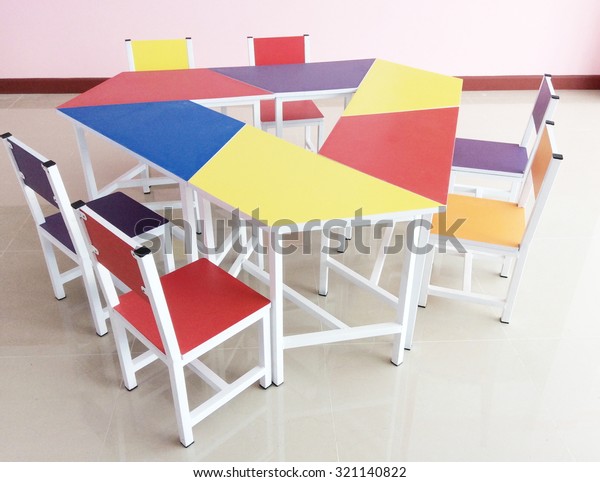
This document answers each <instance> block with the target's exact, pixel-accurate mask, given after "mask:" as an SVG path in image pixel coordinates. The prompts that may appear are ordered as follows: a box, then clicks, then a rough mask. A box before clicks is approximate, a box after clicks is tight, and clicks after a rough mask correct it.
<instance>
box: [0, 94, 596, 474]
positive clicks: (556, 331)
mask: <svg viewBox="0 0 600 482" xmlns="http://www.w3.org/2000/svg"><path fill="white" fill-rule="evenodd" d="M559 93H560V95H561V101H560V103H559V106H558V110H557V114H556V132H557V138H558V143H559V147H560V150H561V152H562V154H564V158H565V161H564V163H563V166H562V168H561V171H560V172H559V176H558V180H557V182H556V185H555V188H554V190H553V192H552V194H551V198H550V200H549V202H548V205H547V210H546V212H545V213H544V217H543V219H542V222H541V225H540V227H539V230H538V232H537V234H536V237H535V240H534V242H533V246H532V250H531V255H530V258H529V260H528V264H527V267H526V271H525V274H524V278H523V282H522V285H521V289H520V294H519V297H518V300H517V305H516V309H515V312H514V317H513V321H512V323H511V324H510V325H503V324H500V323H499V321H498V314H499V313H498V312H497V310H495V309H493V308H487V307H482V306H478V305H471V304H465V303H460V302H452V301H446V300H442V299H435V298H432V299H431V300H430V302H429V305H428V307H427V308H426V309H420V310H419V313H418V320H417V327H416V334H415V343H414V346H413V349H412V350H411V351H410V352H407V353H406V356H405V361H404V363H403V365H402V366H400V367H395V366H393V365H392V364H391V363H390V362H389V356H390V349H391V342H390V339H389V338H378V339H372V340H361V341H358V342H349V343H339V344H333V345H328V346H317V347H311V348H299V349H294V350H288V351H287V352H286V353H285V367H286V381H285V383H284V384H283V385H281V386H280V387H271V388H269V389H268V390H262V389H261V388H259V387H258V386H256V387H252V388H251V389H249V390H247V391H246V392H244V393H243V394H241V395H240V396H238V397H237V398H236V399H234V400H233V401H232V402H231V403H229V404H228V405H226V406H225V407H224V408H222V409H221V410H219V411H218V412H217V413H215V414H213V415H212V416H211V417H209V418H208V419H207V420H205V421H203V422H202V423H200V424H199V425H198V426H197V427H196V428H195V430H194V434H195V437H196V443H195V444H194V445H192V446H191V447H190V448H188V449H184V448H182V447H181V445H180V444H179V443H178V438H177V430H176V425H175V419H174V414H173V406H172V402H171V394H170V391H169V386H168V378H167V373H166V370H165V369H164V367H162V366H156V367H154V366H151V367H148V368H147V369H146V370H145V371H144V372H142V374H141V375H140V377H139V382H140V385H139V387H138V388H137V389H136V390H134V391H133V392H128V391H127V390H125V389H124V388H123V386H122V383H121V381H120V372H119V366H118V361H117V357H116V353H115V347H114V342H113V339H112V335H111V334H109V335H107V336H105V337H103V338H99V337H98V336H96V335H95V334H94V332H93V328H92V324H91V321H90V315H89V313H88V308H87V304H86V299H85V296H84V291H83V288H82V285H81V283H80V282H79V281H74V282H72V283H70V285H68V289H67V292H68V296H67V298H66V299H65V300H63V301H56V300H55V299H54V297H53V295H52V291H51V288H50V284H49V282H48V275H47V272H46V270H45V267H44V264H43V259H42V254H41V251H40V248H39V242H38V241H37V238H36V237H35V231H34V227H33V224H32V220H31V217H30V216H29V214H28V210H27V208H26V206H25V202H24V199H23V196H22V194H21V193H20V191H19V189H18V185H17V183H16V180H15V178H14V175H13V172H12V170H11V168H10V166H9V164H8V159H7V156H6V153H5V152H4V151H3V150H2V151H1V153H0V166H1V168H2V172H3V173H4V175H2V176H0V308H1V310H0V326H1V329H0V387H1V389H0V406H1V410H0V427H2V428H1V430H0V461H125V460H128V461H255V462H259V461H596V462H598V461H600V317H599V315H598V310H597V305H596V301H597V300H598V296H599V295H600V287H599V284H598V273H599V272H600V254H599V252H600V250H599V249H598V248H600V223H599V219H600V216H599V211H598V209H597V207H596V199H597V196H598V189H599V188H600V181H599V179H600V163H599V162H598V159H597V157H598V155H599V153H600V136H599V135H598V133H599V132H600V116H599V115H598V112H600V92H597V91H563V92H559ZM534 96H535V93H534V92H530V91H524V92H466V93H465V94H464V95H463V108H462V110H461V115H460V121H459V134H461V135H471V136H482V137H489V138H496V139H500V140H502V139H503V140H509V141H510V140H514V141H518V140H520V136H521V133H522V130H523V129H524V124H525V122H526V118H527V116H528V114H529V110H530V106H531V104H532V102H533V98H534ZM69 97H70V96H65V95H31V96H19V95H4V96H0V131H2V132H4V131H10V132H12V133H13V134H14V135H15V136H16V137H18V138H20V139H21V140H23V141H24V142H26V143H27V144H29V145H30V146H32V147H33V148H35V149H36V150H38V151H40V152H41V153H43V154H44V155H46V156H47V157H49V158H51V159H53V160H55V161H56V162H57V163H59V166H60V168H61V171H62V173H63V176H64V177H65V178H66V183H67V188H68V190H69V193H70V196H71V198H72V199H73V200H75V199H77V198H84V197H85V188H84V184H83V177H82V171H81V168H80V165H79V160H78V153H77V147H76V143H75V136H74V132H73V130H72V128H71V126H70V125H69V123H68V121H67V120H66V119H64V118H61V117H60V116H59V115H58V114H57V113H56V112H55V111H54V110H53V108H54V107H55V106H56V105H58V104H60V103H61V102H63V101H65V100H66V99H68V98H69ZM323 108H324V109H325V110H326V111H327V112H328V113H329V114H331V116H332V117H334V116H335V115H336V114H339V104H337V103H335V102H333V101H328V102H324V103H323ZM240 115H244V113H240ZM288 135H290V134H288ZM291 135H297V134H296V133H292V134H291ZM298 136H299V134H298ZM298 138H299V137H298ZM293 140H297V139H296V138H294V139H293ZM92 148H93V150H94V156H95V158H99V157H102V158H103V159H105V162H104V164H103V165H99V166H98V169H99V170H98V172H99V178H100V181H101V182H102V180H103V179H105V178H106V179H109V178H110V174H111V170H114V169H116V168H118V167H119V166H122V165H123V164H126V163H127V162H129V159H128V158H127V156H126V155H124V154H123V153H121V152H119V151H118V150H117V149H115V148H113V147H111V146H108V145H107V144H106V143H104V142H102V141H100V140H95V139H94V140H93V141H92ZM343 257H344V261H345V262H347V263H349V264H351V265H353V266H357V267H358V268H359V269H360V268H361V267H364V268H367V267H368V266H369V262H370V261H371V260H370V259H368V258H366V257H365V256H364V255H358V254H356V250H355V249H354V248H353V247H350V249H349V250H348V251H347V252H346V253H345V254H344V255H343ZM317 259H318V258H317V257H316V256H314V255H312V256H305V255H304V256H303V255H293V256H291V257H290V258H289V259H287V260H286V278H287V280H288V282H289V284H291V285H293V286H294V287H295V288H296V289H298V290H300V291H302V292H304V293H306V294H307V295H308V296H311V297H313V299H315V300H316V301H317V302H318V303H319V304H320V305H321V306H323V307H325V308H327V309H330V310H332V311H333V312H334V313H336V314H338V315H340V316H343V317H345V318H346V319H349V320H353V319H354V320H357V321H361V322H370V321H373V322H376V321H381V320H384V319H390V317H391V316H393V311H392V310H390V309H389V308H387V307H385V306H381V305H380V304H379V303H377V300H374V299H372V298H371V297H370V296H368V295H365V294H363V293H361V292H360V291H359V290H358V289H357V288H355V287H353V286H351V285H349V284H347V283H346V282H344V281H342V280H341V279H339V278H337V277H335V276H334V275H332V280H331V281H332V288H331V291H330V293H329V296H328V297H327V298H319V297H318V296H316V294H315V290H316V283H317V275H318V271H317V263H316V262H317ZM399 263H400V260H399V259H392V260H390V263H389V264H388V266H387V267H386V270H385V271H384V278H385V279H384V285H385V286H387V287H389V288H390V289H397V286H398V279H399V278H398V272H399ZM438 266H439V267H438V268H437V273H438V275H439V274H440V273H441V272H442V271H443V273H444V275H448V274H449V273H454V272H455V271H456V268H457V266H456V265H454V264H453V263H452V262H450V261H446V262H444V263H443V264H441V265H438ZM497 269H498V267H497V266H494V265H490V264H483V265H482V270H481V274H480V275H478V276H477V277H476V280H475V282H476V283H477V284H478V285H479V286H481V287H482V288H483V289H485V290H493V289H498V288H502V287H503V284H504V281H502V280H501V279H500V278H499V277H498V276H497V274H496V271H495V270H497ZM286 319H287V325H286V327H287V328H286V330H288V331H290V332H291V331H301V329H302V327H305V326H309V325H311V324H314V322H313V321H312V320H310V319H309V318H307V317H306V315H304V314H303V313H301V312H300V311H299V310H298V309H296V308H294V307H291V306H289V307H287V308H286ZM253 353H254V350H253V338H252V335H251V334H244V335H243V336H242V337H241V338H240V339H239V340H237V341H236V342H235V343H230V344H228V345H227V346H226V347H225V348H223V349H222V350H220V351H219V352H217V353H216V354H215V355H214V360H215V362H217V363H220V364H221V366H224V367H225V369H227V370H235V368H236V367H237V366H238V365H239V364H243V363H245V362H246V361H247V360H248V359H249V358H251V357H252V356H253ZM192 384H193V385H194V386H195V385H198V389H197V391H198V392H200V391H201V389H200V383H199V382H197V381H195V380H193V381H192Z"/></svg>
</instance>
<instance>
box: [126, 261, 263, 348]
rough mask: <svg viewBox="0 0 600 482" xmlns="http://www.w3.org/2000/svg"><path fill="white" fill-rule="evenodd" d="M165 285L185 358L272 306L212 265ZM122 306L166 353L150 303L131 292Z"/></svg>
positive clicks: (195, 267) (198, 265)
mask: <svg viewBox="0 0 600 482" xmlns="http://www.w3.org/2000/svg"><path fill="white" fill-rule="evenodd" d="M160 280H161V283H162V285H163V290H164V293H165V297H166V300H167V305H168V307H169V312H170V314H171V318H172V320H173V326H174V328H175V334H176V336H177V340H178V342H179V347H180V349H181V353H182V354H185V353H187V352H189V351H190V350H191V349H193V348H196V347H197V346H199V345H200V344H202V343H204V342H205V341H207V340H209V339H210V338H212V337H213V336H215V335H217V334H219V333H221V332H222V331H224V330H226V329H227V328H229V327H230V326H233V325H235V324H236V323H237V322H239V321H240V320H243V319H244V318H246V317H247V316H249V315H251V314H252V313H254V312H256V311H258V310H260V309H261V308H263V307H265V306H266V305H268V304H269V300H268V299H267V298H265V297H264V296H262V295H260V294H259V293H257V292H256V291H254V290H253V289H251V288H249V287H248V286H246V285H245V284H244V283H243V282H241V281H239V280H238V279H236V278H234V277H233V276H231V275H229V274H228V273H227V272H225V271H223V270H222V269H221V268H219V267H218V266H215V265H214V264H212V263H211V262H210V261H208V260H207V259H200V260H198V261H196V262H194V263H190V264H188V265H186V266H184V267H182V268H180V269H177V270H176V271H173V272H172V273H168V274H166V275H164V276H162V277H161V278H160ZM119 300H120V303H119V304H118V305H117V306H116V307H115V310H116V311H117V312H118V313H120V314H121V315H122V316H123V317H125V319H127V320H128V321H129V322H130V323H131V324H132V325H133V326H134V327H135V328H136V329H137V330H138V331H139V332H140V333H142V335H144V336H145V337H146V338H147V339H148V340H149V341H150V342H152V343H153V344H154V345H155V346H156V347H157V348H158V349H159V350H161V351H162V352H163V353H164V347H163V344H162V341H161V338H160V334H159V332H158V327H157V325H156V320H155V318H154V316H153V314H152V308H151V306H150V303H149V302H148V299H144V298H142V297H141V296H140V295H139V294H137V293H135V292H134V291H130V292H128V293H126V294H124V295H122V296H120V297H119Z"/></svg>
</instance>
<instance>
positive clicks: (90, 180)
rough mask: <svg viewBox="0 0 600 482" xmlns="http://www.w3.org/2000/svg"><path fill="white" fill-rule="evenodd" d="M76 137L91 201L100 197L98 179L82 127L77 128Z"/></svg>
mask: <svg viewBox="0 0 600 482" xmlns="http://www.w3.org/2000/svg"><path fill="white" fill-rule="evenodd" d="M75 137H76V139H77V147H78V148H79V156H80V157H81V166H82V168H83V176H84V179H85V187H86V189H87V193H88V197H89V199H96V198H97V197H98V184H96V177H95V176H94V169H93V167H92V159H91V157H90V150H89V147H88V144H87V139H86V137H85V131H84V130H83V128H82V127H81V126H77V125H76V126H75Z"/></svg>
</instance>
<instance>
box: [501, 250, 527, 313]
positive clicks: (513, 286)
mask: <svg viewBox="0 0 600 482" xmlns="http://www.w3.org/2000/svg"><path fill="white" fill-rule="evenodd" d="M526 256H527V253H526V252H524V251H520V252H519V254H518V255H517V259H516V261H515V268H514V270H513V273H512V276H511V279H510V283H509V285H508V293H507V295H506V303H505V305H504V309H503V310H502V315H501V316H500V321H501V322H502V323H510V319H511V317H512V312H513V309H514V306H515V298H516V297H517V291H518V289H519V284H520V283H521V276H522V275H523V271H524V269H525V258H526Z"/></svg>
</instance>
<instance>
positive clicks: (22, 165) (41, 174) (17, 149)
mask: <svg viewBox="0 0 600 482" xmlns="http://www.w3.org/2000/svg"><path fill="white" fill-rule="evenodd" d="M6 140H7V141H8V143H9V144H10V147H11V150H12V154H13V157H14V159H15V162H16V164H17V167H18V168H19V171H20V172H21V175H22V176H23V182H24V183H25V185H26V186H28V187H30V188H31V189H33V190H34V191H35V192H36V193H37V194H39V195H40V196H41V197H43V198H44V199H45V200H46V201H48V202H49V203H50V204H52V205H54V206H56V207H58V204H57V203H56V200H55V199H54V192H53V191H52V186H51V185H50V181H49V180H48V176H47V175H46V170H45V169H44V162H46V161H43V160H41V159H39V158H38V157H36V156H34V155H33V154H31V153H30V152H29V151H26V150H25V149H23V148H22V147H21V146H20V145H18V144H16V143H15V142H14V141H12V139H10V137H9V138H7V139H6Z"/></svg>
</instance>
